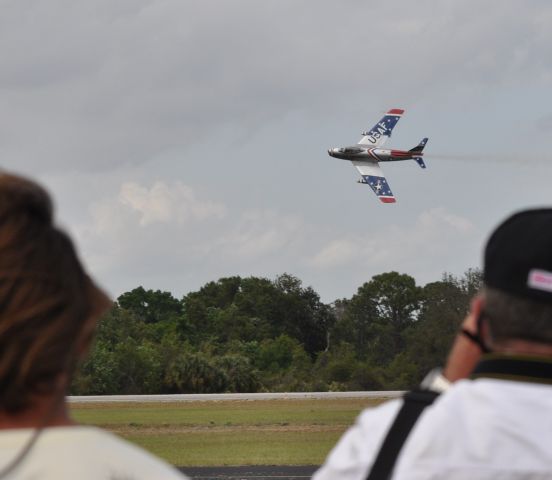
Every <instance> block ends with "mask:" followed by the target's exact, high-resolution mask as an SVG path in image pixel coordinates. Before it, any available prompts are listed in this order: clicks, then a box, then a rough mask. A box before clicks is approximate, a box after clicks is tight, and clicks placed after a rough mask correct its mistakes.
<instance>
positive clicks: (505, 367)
mask: <svg viewBox="0 0 552 480" xmlns="http://www.w3.org/2000/svg"><path fill="white" fill-rule="evenodd" d="M471 378H473V379H475V378H497V379H501V380H513V381H517V382H530V383H545V384H549V385H552V358H550V357H531V356H523V355H501V354H496V353H492V354H489V355H484V356H483V358H482V359H481V361H480V362H479V363H478V364H477V366H476V367H475V369H474V371H473V372H472V374H471Z"/></svg>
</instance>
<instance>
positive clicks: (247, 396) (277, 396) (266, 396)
mask: <svg viewBox="0 0 552 480" xmlns="http://www.w3.org/2000/svg"><path fill="white" fill-rule="evenodd" d="M403 393H404V392H400V391H384V392H293V393H201V394H177V395H97V396H93V395H90V396H85V397H77V396H69V397H67V400H68V401H69V402H71V403H88V402H90V403H116V402H147V403H156V402H159V403H164V402H212V401H218V402H220V401H225V400H242V401H243V400H295V399H319V400H322V399H335V398H397V397H400V396H401V395H402V394H403Z"/></svg>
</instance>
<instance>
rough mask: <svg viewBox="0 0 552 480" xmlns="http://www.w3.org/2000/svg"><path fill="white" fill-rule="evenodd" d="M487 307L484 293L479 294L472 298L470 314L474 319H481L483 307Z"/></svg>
mask: <svg viewBox="0 0 552 480" xmlns="http://www.w3.org/2000/svg"><path fill="white" fill-rule="evenodd" d="M484 306H485V298H484V297H483V294H482V293H479V294H477V295H476V296H475V297H473V298H472V301H471V303H470V313H471V314H472V315H473V317H474V318H476V319H477V318H479V317H480V316H481V314H482V313H483V307H484Z"/></svg>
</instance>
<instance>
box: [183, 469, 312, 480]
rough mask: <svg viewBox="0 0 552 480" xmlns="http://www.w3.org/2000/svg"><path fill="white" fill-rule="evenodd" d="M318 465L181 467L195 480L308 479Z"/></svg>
mask: <svg viewBox="0 0 552 480" xmlns="http://www.w3.org/2000/svg"><path fill="white" fill-rule="evenodd" d="M317 468H318V466H315V465H296V466H285V465H284V466H275V465H255V466H248V467H184V468H179V470H180V471H181V472H184V473H185V474H186V475H188V476H189V477H191V478H193V479H194V480H226V479H231V480H263V479H278V480H307V479H309V478H310V477H311V476H312V474H313V473H314V472H315V470H316V469H317Z"/></svg>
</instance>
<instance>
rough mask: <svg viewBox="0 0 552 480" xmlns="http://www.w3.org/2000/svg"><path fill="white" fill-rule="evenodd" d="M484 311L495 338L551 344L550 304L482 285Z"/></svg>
mask: <svg viewBox="0 0 552 480" xmlns="http://www.w3.org/2000/svg"><path fill="white" fill-rule="evenodd" d="M483 295H484V298H485V304H484V307H483V312H484V313H483V314H484V316H485V319H486V320H487V322H488V324H489V329H490V333H491V335H492V337H493V339H494V340H496V341H502V340H517V339H519V340H529V341H532V342H538V343H549V344H552V304H550V303H545V302H539V301H535V300H527V299H525V298H521V297H517V296H515V295H512V294H510V293H506V292H503V291H501V290H496V289H494V288H489V287H484V289H483Z"/></svg>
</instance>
